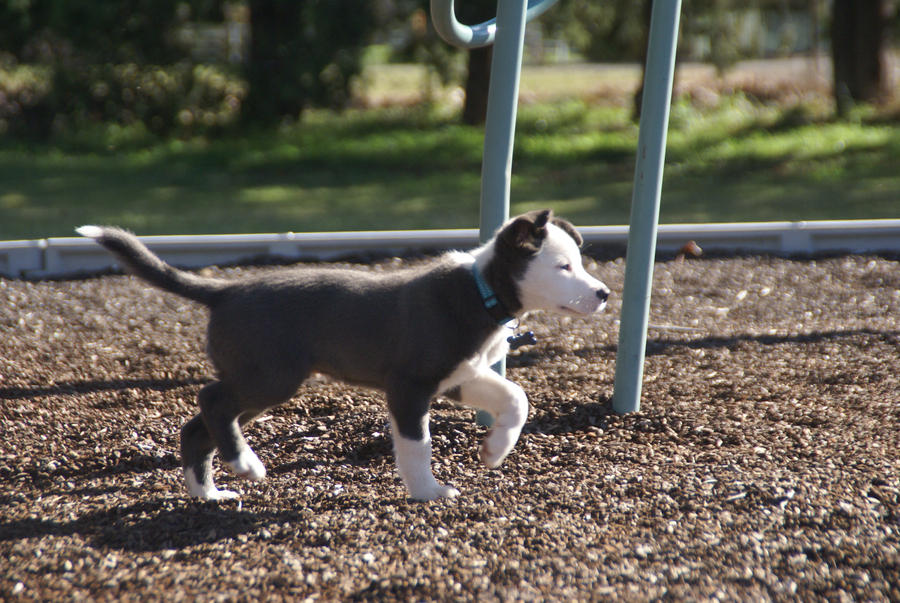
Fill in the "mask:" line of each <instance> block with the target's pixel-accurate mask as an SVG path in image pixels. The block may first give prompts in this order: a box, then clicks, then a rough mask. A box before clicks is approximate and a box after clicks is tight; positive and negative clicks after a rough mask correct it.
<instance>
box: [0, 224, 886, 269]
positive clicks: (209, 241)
mask: <svg viewBox="0 0 900 603" xmlns="http://www.w3.org/2000/svg"><path fill="white" fill-rule="evenodd" d="M579 230H580V232H581V233H582V235H583V236H584V239H585V243H587V244H590V245H594V246H601V247H602V246H610V247H618V248H624V246H625V245H626V243H627V241H628V227H627V226H587V227H582V228H579ZM141 239H142V240H143V241H144V242H145V243H146V244H147V245H148V246H149V247H150V248H151V249H153V250H154V251H155V252H156V253H158V254H159V255H160V257H162V258H163V259H164V260H166V261H167V262H170V263H172V264H174V265H177V266H182V267H189V268H198V267H202V266H210V265H214V264H233V263H237V262H246V261H248V260H252V259H259V258H283V259H301V258H303V259H316V260H332V259H335V258H339V257H342V256H349V255H354V254H369V253H378V254H385V253H386V254H403V253H409V252H416V251H422V250H441V249H468V248H471V247H474V246H476V245H477V244H478V230H477V229H458V230H399V231H362V232H309V233H293V232H288V233H278V234H240V235H164V236H147V237H141ZM688 241H696V242H697V244H698V245H699V246H700V247H701V248H703V249H704V250H707V251H719V252H751V253H771V254H778V255H793V254H803V255H808V254H817V253H833V252H852V253H874V252H891V253H898V252H900V219H889V220H829V221H810V222H738V223H722V224H661V225H660V226H659V232H658V236H657V250H658V251H660V252H674V251H677V250H678V249H680V248H681V247H682V246H683V245H684V244H685V243H687V242H688ZM114 266H115V262H114V261H113V259H112V256H110V255H109V253H108V252H106V251H105V250H104V249H102V248H101V247H100V246H99V245H97V244H96V243H95V242H94V241H92V240H90V239H85V238H82V237H60V238H48V239H36V240H27V241H0V276H5V277H12V278H45V277H60V276H70V275H74V274H79V273H90V272H98V271H103V270H108V269H110V268H113V267H114Z"/></svg>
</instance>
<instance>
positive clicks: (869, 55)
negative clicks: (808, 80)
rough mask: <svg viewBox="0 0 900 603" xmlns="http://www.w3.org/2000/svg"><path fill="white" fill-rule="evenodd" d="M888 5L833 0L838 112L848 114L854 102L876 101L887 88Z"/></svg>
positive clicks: (877, 0)
mask: <svg viewBox="0 0 900 603" xmlns="http://www.w3.org/2000/svg"><path fill="white" fill-rule="evenodd" d="M885 8H886V7H885V3H884V2H883V0H833V2H832V6H831V58H832V65H833V67H834V98H835V103H836V106H837V112H838V115H845V114H846V113H847V111H848V109H849V108H850V107H851V106H852V105H853V103H854V102H875V101H877V100H879V99H880V98H882V96H883V95H884V94H885V93H886V91H887V87H888V82H887V72H886V70H885V60H884V49H883V41H884V31H885V25H886V22H887V15H886V10H885Z"/></svg>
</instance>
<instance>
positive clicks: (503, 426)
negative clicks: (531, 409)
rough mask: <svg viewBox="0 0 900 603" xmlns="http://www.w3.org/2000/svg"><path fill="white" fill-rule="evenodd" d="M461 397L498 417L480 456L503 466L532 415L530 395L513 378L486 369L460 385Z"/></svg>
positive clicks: (488, 462)
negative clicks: (529, 407)
mask: <svg viewBox="0 0 900 603" xmlns="http://www.w3.org/2000/svg"><path fill="white" fill-rule="evenodd" d="M459 399H460V401H461V402H462V403H463V404H465V405H467V406H472V407H474V408H477V409H479V410H484V411H487V412H488V413H490V414H491V416H492V417H493V418H494V424H493V425H492V426H491V431H490V433H488V435H487V437H486V438H485V439H484V442H482V444H481V451H480V456H481V460H482V462H484V464H485V465H487V466H488V467H497V466H499V465H500V463H502V462H503V459H505V458H506V455H508V454H509V452H510V450H512V447H513V446H515V444H516V441H517V440H518V439H519V434H520V433H521V432H522V426H523V425H525V420H526V419H527V418H528V397H527V396H526V395H525V392H524V391H523V390H522V388H521V387H519V386H518V385H516V384H515V383H513V382H512V381H507V380H506V379H504V378H503V377H501V376H500V375H498V374H497V373H495V372H493V371H491V370H484V371H482V372H480V373H479V374H478V375H477V376H476V377H475V378H473V379H471V380H469V381H466V382H464V383H463V384H462V385H460V387H459Z"/></svg>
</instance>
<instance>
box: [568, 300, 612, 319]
mask: <svg viewBox="0 0 900 603" xmlns="http://www.w3.org/2000/svg"><path fill="white" fill-rule="evenodd" d="M604 308H606V302H605V301H604V302H600V303H599V304H597V307H595V308H593V309H590V310H582V309H581V308H574V307H572V306H559V308H558V310H559V311H560V312H562V313H563V314H567V315H569V316H590V315H591V314H596V313H597V312H601V311H602V310H603V309H604Z"/></svg>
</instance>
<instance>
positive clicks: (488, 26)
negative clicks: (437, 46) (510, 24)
mask: <svg viewBox="0 0 900 603" xmlns="http://www.w3.org/2000/svg"><path fill="white" fill-rule="evenodd" d="M556 2H557V0H528V12H527V13H526V17H525V18H526V20H527V21H531V20H532V19H534V18H536V17H539V16H541V15H543V14H544V13H545V12H546V11H547V9H549V8H550V7H551V6H553V5H554V4H556ZM431 20H432V23H434V29H435V30H436V31H437V32H438V34H439V35H440V36H441V37H442V38H444V40H446V41H447V42H449V43H450V44H453V45H454V46H459V47H460V48H480V47H481V46H490V45H491V44H493V43H494V35H495V34H496V32H497V20H496V19H491V20H490V21H485V22H484V23H479V24H478V25H463V24H462V23H460V22H459V21H457V20H456V11H455V10H454V8H453V0H431Z"/></svg>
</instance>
